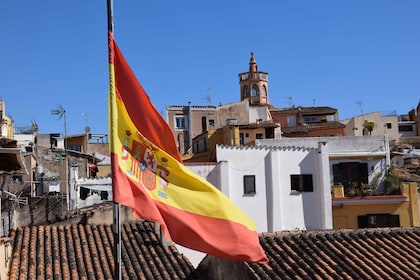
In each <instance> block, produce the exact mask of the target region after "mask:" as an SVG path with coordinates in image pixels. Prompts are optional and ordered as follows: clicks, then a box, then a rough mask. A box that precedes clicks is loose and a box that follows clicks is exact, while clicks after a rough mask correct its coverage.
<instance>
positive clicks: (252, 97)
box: [239, 52, 269, 105]
mask: <svg viewBox="0 0 420 280" xmlns="http://www.w3.org/2000/svg"><path fill="white" fill-rule="evenodd" d="M239 85H240V90H241V101H242V100H246V99H247V100H248V101H249V104H250V105H267V104H269V102H268V73H267V72H261V71H258V65H257V62H256V61H255V58H254V52H251V59H250V60H249V71H248V72H243V73H240V74H239Z"/></svg>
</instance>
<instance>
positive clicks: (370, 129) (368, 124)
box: [363, 121, 375, 135]
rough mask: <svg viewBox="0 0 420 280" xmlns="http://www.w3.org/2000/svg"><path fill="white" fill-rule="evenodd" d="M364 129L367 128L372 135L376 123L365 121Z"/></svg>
mask: <svg viewBox="0 0 420 280" xmlns="http://www.w3.org/2000/svg"><path fill="white" fill-rule="evenodd" d="M363 127H364V128H366V130H367V131H369V135H372V131H373V129H374V128H375V123H374V122H371V121H365V122H364V124H363Z"/></svg>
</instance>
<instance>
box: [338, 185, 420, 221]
mask: <svg viewBox="0 0 420 280" xmlns="http://www.w3.org/2000/svg"><path fill="white" fill-rule="evenodd" d="M332 205H333V209H332V215H333V228H334V229H355V228H367V227H413V226H419V224H420V223H419V209H418V207H419V206H418V196H417V183H403V184H402V186H401V194H400V195H377V196H362V197H360V196H359V197H358V196H356V197H344V192H343V191H342V190H341V189H340V187H334V188H333V203H332Z"/></svg>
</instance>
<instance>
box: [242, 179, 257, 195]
mask: <svg viewBox="0 0 420 280" xmlns="http://www.w3.org/2000/svg"><path fill="white" fill-rule="evenodd" d="M244 194H255V175H244Z"/></svg>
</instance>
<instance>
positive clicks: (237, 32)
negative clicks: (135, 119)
mask: <svg viewBox="0 0 420 280" xmlns="http://www.w3.org/2000/svg"><path fill="white" fill-rule="evenodd" d="M0 10H1V11H2V16H1V17H0V23H1V26H2V40H1V44H0V57H1V68H0V76H1V84H2V85H1V92H0V96H1V97H2V98H3V100H5V101H6V113H7V114H8V115H10V116H11V117H12V118H13V119H14V121H15V126H26V125H30V124H31V121H32V120H35V121H36V122H37V123H38V125H39V128H40V131H39V132H40V133H51V132H59V133H63V132H64V125H63V124H64V122H63V120H62V119H61V120H60V119H58V117H57V116H54V115H51V110H52V109H56V108H57V107H58V105H59V104H60V105H61V106H63V107H64V108H65V109H66V112H67V134H77V133H82V132H83V131H84V127H85V126H86V123H87V124H88V125H89V126H90V128H91V132H92V133H108V127H107V92H108V61H107V51H108V49H107V14H106V0H101V1H99V0H88V1H87V0H73V1H57V0H43V1H22V0H2V1H1V2H0ZM419 15H420V1H418V0H407V1H395V0H393V1H390V0H377V1H373V0H351V1H350V0H348V1H344V0H334V1H322V0H321V1H313V0H308V1H303V0H302V1H298V0H290V1H283V0H261V1H255V0H253V1H250V0H242V1H235V0H232V1H226V0H224V1H220V0H213V1H195V0H178V1H174V0H153V1H150V0H149V1H145V0H143V1H142V0H131V1H130V0H125V1H119V0H115V1H114V21H115V37H116V40H117V42H118V44H119V46H120V48H121V50H122V52H123V53H124V55H125V57H126V59H127V61H128V62H129V64H130V65H131V67H132V69H133V70H134V72H135V73H136V75H137V78H138V79H139V81H140V82H141V83H142V85H143V87H144V88H145V89H146V91H147V92H148V94H149V96H150V98H151V99H152V101H153V102H154V104H155V106H156V108H157V109H158V110H159V111H161V112H165V107H166V106H167V105H187V104H188V101H191V102H192V105H218V104H219V103H222V104H224V103H229V102H235V101H238V100H239V85H238V73H240V72H245V71H247V70H248V62H249V58H250V52H251V51H254V52H255V58H256V60H257V63H258V66H259V70H260V71H265V72H268V73H269V80H270V82H269V98H270V103H272V104H273V105H274V106H275V107H279V108H281V107H287V106H288V105H289V101H290V99H289V98H288V97H292V101H293V104H294V105H296V106H299V105H301V106H312V105H313V104H315V105H316V106H330V107H334V108H337V109H338V110H339V117H340V119H344V118H348V117H351V116H354V115H360V114H361V112H363V113H370V112H375V111H381V112H391V111H396V112H397V113H398V114H406V113H407V112H408V111H409V110H411V109H413V108H415V106H417V104H418V102H419V100H420V16H419ZM208 88H211V90H208ZM207 96H210V97H211V102H210V103H209V102H208V99H207ZM360 105H361V106H360ZM83 113H84V114H83Z"/></svg>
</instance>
